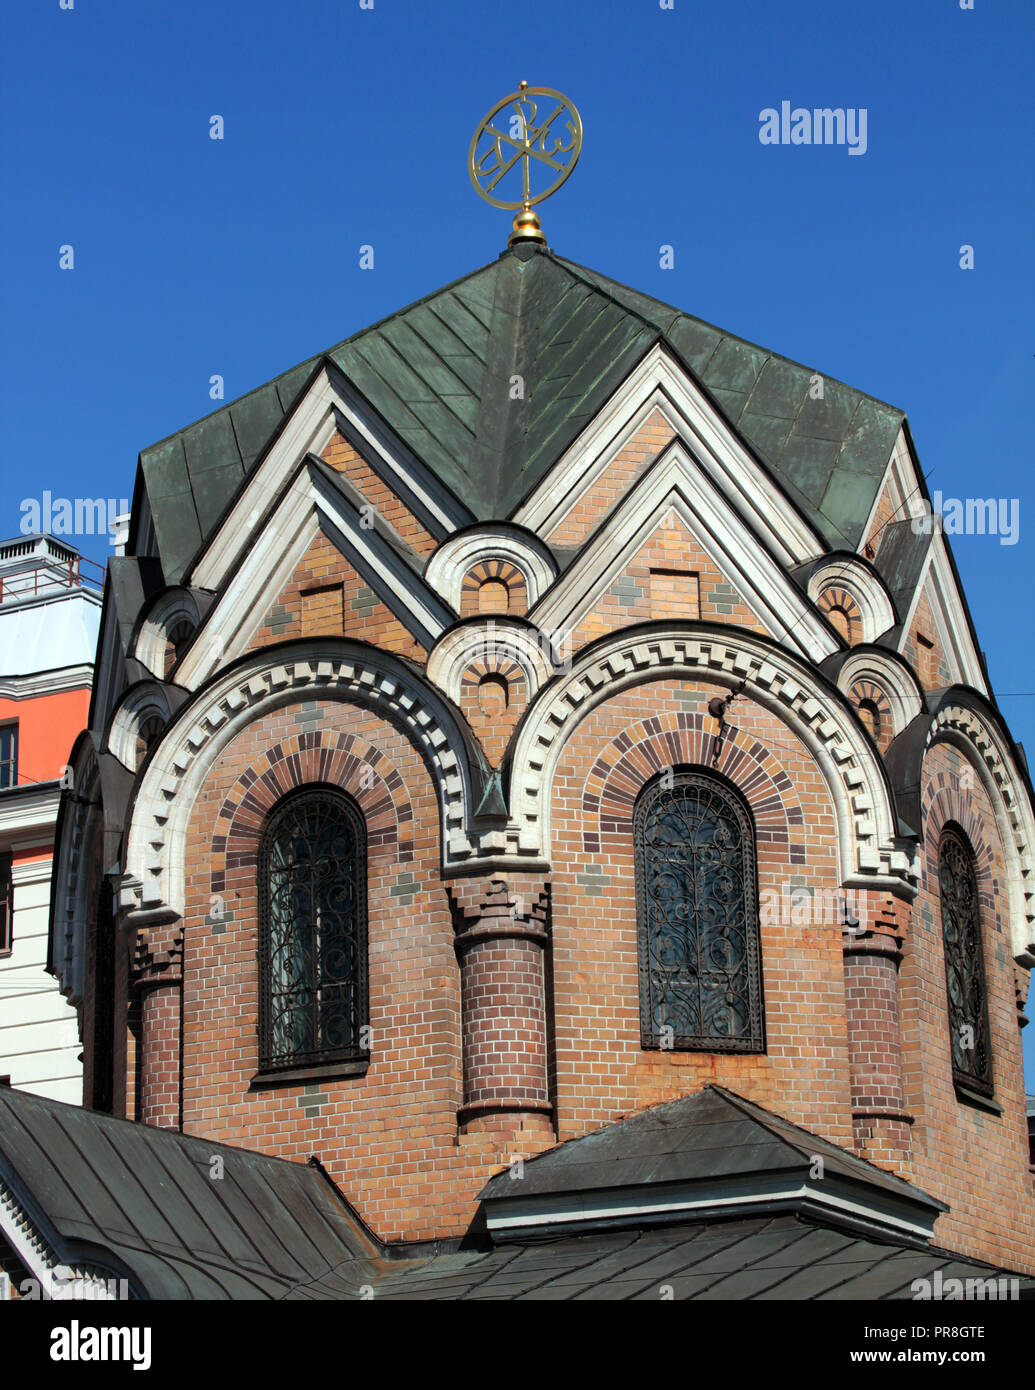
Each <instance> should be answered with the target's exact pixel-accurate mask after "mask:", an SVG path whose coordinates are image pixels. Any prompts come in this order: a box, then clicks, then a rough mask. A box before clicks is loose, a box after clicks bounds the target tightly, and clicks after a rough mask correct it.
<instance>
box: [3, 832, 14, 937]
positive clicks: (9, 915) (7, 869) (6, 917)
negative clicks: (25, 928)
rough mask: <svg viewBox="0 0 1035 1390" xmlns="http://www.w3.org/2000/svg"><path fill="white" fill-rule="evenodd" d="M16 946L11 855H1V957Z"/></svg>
mask: <svg viewBox="0 0 1035 1390" xmlns="http://www.w3.org/2000/svg"><path fill="white" fill-rule="evenodd" d="M13 945H14V883H13V880H12V878H11V855H10V853H9V852H8V853H5V854H0V955H4V954H6V953H7V952H8V951H10V950H11V948H12V946H13Z"/></svg>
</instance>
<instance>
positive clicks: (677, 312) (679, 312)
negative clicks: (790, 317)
mask: <svg viewBox="0 0 1035 1390" xmlns="http://www.w3.org/2000/svg"><path fill="white" fill-rule="evenodd" d="M554 259H555V260H556V261H557V262H558V264H561V265H563V266H564V267H565V268H566V269H569V270H578V271H580V272H582V273H583V274H584V275H588V276H596V277H598V278H599V279H600V280H603V281H605V282H606V283H607V284H608V285H616V286H618V287H619V288H620V289H632V290H633V293H634V294H635V295H636V296H637V297H638V298H640V299H646V300H649V301H650V302H651V303H652V304H656V305H658V307H659V308H661V309H667V310H668V311H669V312H670V313H671V314H673V315H674V316H675V317H676V318H681V319H689V320H690V321H691V322H692V323H695V324H698V325H699V326H700V327H702V328H708V329H711V331H712V332H713V333H718V334H720V336H721V337H723V338H732V339H734V340H735V341H736V342H738V343H742V344H743V345H744V346H745V347H749V348H754V350H755V351H756V352H764V353H765V354H766V356H767V357H771V358H773V359H774V361H777V362H786V363H787V364H788V365H789V366H791V367H799V368H800V369H801V370H802V371H805V372H818V371H819V368H818V367H816V366H810V365H809V364H808V363H807V362H801V361H799V360H798V358H796V357H788V356H787V354H786V353H783V352H776V351H775V350H774V349H773V348H770V347H766V345H765V344H764V343H756V342H754V341H753V340H752V339H751V338H743V337H741V335H740V334H739V333H733V332H731V330H730V329H728V328H723V327H721V326H720V325H719V324H717V323H712V322H711V320H710V319H702V318H699V317H698V316H697V315H696V314H691V313H688V312H687V310H686V309H680V308H679V307H678V306H677V305H675V304H670V303H669V302H668V300H666V299H658V298H656V297H655V296H654V295H652V294H645V293H644V291H643V290H636V289H633V287H632V286H631V285H628V286H624V285H622V283H621V281H619V280H612V279H611V277H610V276H609V275H605V274H604V273H603V271H599V270H594V269H593V268H592V267H591V266H583V265H580V264H579V263H578V262H577V261H569V260H567V258H566V257H563V256H556V257H555V258H554ZM598 288H601V289H602V287H598ZM603 292H604V293H608V291H603ZM611 297H612V298H613V299H614V302H615V303H616V304H617V305H618V306H619V307H620V308H621V309H623V310H625V312H626V313H629V314H636V315H637V316H638V317H639V318H641V319H643V320H644V322H645V323H650V324H651V326H652V327H654V328H658V329H659V331H660V332H661V334H662V336H663V337H664V338H665V340H666V341H668V332H669V330H668V328H661V326H660V325H658V324H655V323H652V321H651V320H650V319H647V318H645V316H644V315H643V314H641V313H640V312H639V310H637V309H635V308H633V307H632V306H631V305H628V304H626V303H624V302H623V301H622V300H621V299H619V298H617V296H611ZM677 351H678V349H677ZM820 374H821V375H822V377H823V379H824V381H827V382H830V383H832V384H833V385H835V386H843V387H844V388H845V390H846V391H854V392H855V394H856V395H857V396H863V397H864V398H865V399H866V400H869V401H873V402H875V404H877V405H882V406H884V407H885V408H886V409H887V410H893V411H895V412H896V414H898V415H902V416H905V413H906V412H905V411H904V410H903V409H902V407H901V406H897V405H894V404H893V403H892V402H891V401H885V400H883V399H882V398H881V397H880V396H874V395H871V394H870V392H868V391H863V390H862V389H861V387H858V386H853V385H852V384H851V382H849V381H843V380H842V379H841V378H840V377H836V376H831V375H830V373H829V372H822V373H820ZM694 375H695V376H697V375H698V373H696V372H695V373H694Z"/></svg>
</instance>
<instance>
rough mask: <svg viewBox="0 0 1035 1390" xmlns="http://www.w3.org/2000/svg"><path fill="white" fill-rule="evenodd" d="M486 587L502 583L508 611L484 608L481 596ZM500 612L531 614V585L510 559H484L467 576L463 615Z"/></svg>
mask: <svg viewBox="0 0 1035 1390" xmlns="http://www.w3.org/2000/svg"><path fill="white" fill-rule="evenodd" d="M484 584H501V585H503V586H504V587H505V588H506V590H507V596H508V602H507V606H506V607H505V608H499V609H491V610H490V609H483V607H482V601H481V594H482V586H483V585H484ZM483 611H485V612H488V611H491V612H499V613H510V614H517V615H523V614H524V613H526V612H527V611H528V586H527V585H526V583H525V576H524V575H523V574H522V572H521V571H520V570H519V569H518V567H517V565H515V564H513V563H512V562H511V561H510V560H503V559H491V560H481V561H479V563H478V564H477V565H472V566H471V568H470V569H469V570H468V571H467V573H466V574H465V575H464V582H463V585H462V586H461V589H460V616H461V618H469V617H471V616H472V615H473V614H475V613H481V612H483Z"/></svg>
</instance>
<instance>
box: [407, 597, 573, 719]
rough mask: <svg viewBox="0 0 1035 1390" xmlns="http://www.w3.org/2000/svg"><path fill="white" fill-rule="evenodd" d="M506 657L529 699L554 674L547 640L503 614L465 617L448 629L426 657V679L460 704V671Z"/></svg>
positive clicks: (461, 678) (461, 672)
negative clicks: (520, 677) (517, 671)
mask: <svg viewBox="0 0 1035 1390" xmlns="http://www.w3.org/2000/svg"><path fill="white" fill-rule="evenodd" d="M496 656H503V657H509V658H510V659H511V660H512V661H513V662H515V663H516V664H517V665H518V666H520V667H521V671H522V674H523V675H524V677H525V681H526V683H527V685H528V698H529V700H532V698H533V697H534V696H535V694H536V692H537V691H538V690H539V688H540V686H542V685H545V684H546V682H547V681H548V680H549V679H550V677H551V676H552V675H553V673H554V665H555V653H554V652H553V649H552V647H551V644H550V642H549V639H548V638H546V637H544V636H543V635H542V634H541V633H540V632H539V631H538V629H536V628H533V627H531V626H528V625H526V624H522V623H516V622H512V621H508V620H507V618H506V617H504V616H503V615H499V616H490V615H488V614H486V615H485V616H482V617H475V618H469V619H467V620H466V621H465V622H464V623H462V624H461V625H460V626H459V627H454V628H451V629H450V631H449V632H447V633H446V634H445V636H444V637H442V638H441V639H440V640H439V641H438V642H437V643H436V645H435V646H434V647H433V648H432V651H431V653H430V655H429V656H428V666H427V673H428V680H429V681H431V682H432V684H433V685H437V686H438V688H439V689H440V690H441V691H442V692H443V694H445V695H446V696H448V698H449V699H450V700H452V701H453V703H454V704H455V705H459V703H460V685H461V681H462V680H463V675H464V672H465V671H466V670H467V668H468V667H469V666H470V665H471V663H472V662H474V661H479V660H482V659H483V658H485V657H496Z"/></svg>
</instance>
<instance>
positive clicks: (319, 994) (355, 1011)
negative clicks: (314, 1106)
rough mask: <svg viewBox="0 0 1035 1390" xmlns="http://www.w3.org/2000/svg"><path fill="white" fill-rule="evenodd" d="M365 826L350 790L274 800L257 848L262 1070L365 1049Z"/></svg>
mask: <svg viewBox="0 0 1035 1390" xmlns="http://www.w3.org/2000/svg"><path fill="white" fill-rule="evenodd" d="M366 858H367V855H366V826H365V823H364V820H363V815H362V812H361V811H360V809H359V807H358V806H357V805H356V804H355V802H354V801H353V800H352V798H351V797H348V796H346V795H345V793H343V792H340V791H338V790H336V789H334V788H330V787H320V788H315V789H314V788H307V789H306V790H304V791H301V792H298V793H294V794H292V795H291V796H288V797H286V798H285V799H284V800H283V801H282V802H280V803H279V805H278V806H277V807H275V809H274V811H273V812H272V814H271V816H270V818H269V821H268V823H267V826H266V830H265V832H264V834H263V839H262V846H261V850H260V854H259V975H260V986H261V987H260V993H259V1065H260V1069H261V1071H262V1072H276V1071H284V1070H289V1069H295V1068H299V1067H312V1066H319V1065H321V1064H324V1063H333V1062H341V1061H349V1060H356V1061H360V1060H367V1059H368V1058H369V1050H368V1045H367V1044H368V1038H367V1031H366V1030H367V1022H368V1017H367V1010H368V1001H367V983H368V982H367V885H366Z"/></svg>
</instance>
